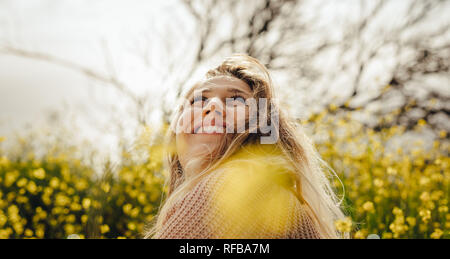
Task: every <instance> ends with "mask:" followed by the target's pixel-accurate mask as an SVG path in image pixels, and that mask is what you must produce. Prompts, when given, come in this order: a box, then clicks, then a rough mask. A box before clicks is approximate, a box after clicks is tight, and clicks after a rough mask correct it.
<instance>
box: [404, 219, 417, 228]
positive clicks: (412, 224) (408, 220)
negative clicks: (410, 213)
mask: <svg viewBox="0 0 450 259" xmlns="http://www.w3.org/2000/svg"><path fill="white" fill-rule="evenodd" d="M406 221H407V222H408V224H409V225H410V226H411V227H414V226H415V225H416V218H414V217H407V218H406Z"/></svg>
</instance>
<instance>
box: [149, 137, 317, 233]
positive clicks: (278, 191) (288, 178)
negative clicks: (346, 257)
mask: <svg viewBox="0 0 450 259" xmlns="http://www.w3.org/2000/svg"><path fill="white" fill-rule="evenodd" d="M291 170H292V168H291V167H290V166H289V163H288V162H287V160H286V159H285V157H284V156H283V155H282V154H281V153H280V151H279V150H278V149H276V148H275V146H273V145H259V146H253V147H248V148H243V149H242V150H240V151H239V152H237V154H235V155H233V156H232V157H231V158H230V159H229V160H227V161H226V162H225V163H223V164H221V166H220V167H219V168H218V169H216V170H214V171H213V172H211V173H210V174H208V175H206V176H205V177H204V178H203V179H202V180H201V181H200V182H199V183H198V184H196V185H195V187H194V188H193V189H192V190H191V191H189V192H188V193H187V194H186V195H184V196H183V197H182V198H181V199H179V200H178V202H176V203H175V204H174V206H173V207H172V208H170V209H169V212H168V214H167V217H166V218H165V220H164V221H163V222H164V223H163V227H162V229H160V231H158V232H157V233H156V235H155V236H154V238H176V239H181V238H192V239H209V238H268V239H273V238H283V239H286V238H301V239H307V238H320V235H319V233H318V231H317V228H316V226H315V224H314V223H313V221H312V220H311V218H310V216H309V215H308V213H307V207H306V205H303V204H301V202H300V201H299V199H298V198H297V196H296V195H295V192H294V184H293V182H294V181H293V180H292V174H291V173H290V172H292V171H291Z"/></svg>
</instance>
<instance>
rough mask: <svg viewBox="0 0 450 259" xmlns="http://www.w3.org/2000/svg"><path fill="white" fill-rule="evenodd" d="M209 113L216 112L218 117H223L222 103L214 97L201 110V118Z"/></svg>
mask: <svg viewBox="0 0 450 259" xmlns="http://www.w3.org/2000/svg"><path fill="white" fill-rule="evenodd" d="M210 112H216V113H217V114H218V115H222V116H223V115H224V114H223V113H224V109H223V104H222V101H221V100H220V99H219V98H217V97H214V98H212V99H210V100H209V102H207V104H206V106H205V107H204V108H203V117H205V116H206V115H208V114H209V113H210Z"/></svg>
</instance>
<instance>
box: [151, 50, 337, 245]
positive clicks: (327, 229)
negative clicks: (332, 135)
mask: <svg viewBox="0 0 450 259" xmlns="http://www.w3.org/2000/svg"><path fill="white" fill-rule="evenodd" d="M167 143H173V148H169V149H168V150H172V151H173V152H168V161H167V162H168V163H167V166H168V169H169V179H168V182H167V185H168V192H167V193H168V196H167V197H166V199H165V201H164V203H162V204H161V207H160V210H159V213H158V215H157V217H156V218H155V222H154V224H153V225H152V227H151V228H150V229H149V230H148V231H146V233H145V238H338V237H341V235H340V233H338V232H337V230H336V228H335V225H334V222H335V221H336V220H337V219H341V218H343V217H344V214H343V213H342V211H341V208H340V202H339V201H338V199H337V198H336V196H335V194H334V192H333V190H332V188H331V186H330V184H329V181H328V178H327V176H326V174H325V170H323V169H322V168H323V167H322V166H323V165H324V166H327V165H326V163H325V162H324V161H323V160H321V159H320V157H319V155H318V153H317V152H316V151H315V150H314V148H313V145H312V144H311V142H310V140H309V139H308V138H307V137H306V135H305V134H304V133H302V131H301V128H300V126H299V125H295V124H294V123H292V122H290V121H289V120H288V119H287V118H286V117H285V115H284V114H283V113H282V111H280V110H279V109H278V107H277V105H276V103H275V101H274V96H273V85H272V80H271V77H270V75H269V73H268V71H267V69H266V67H265V66H264V65H263V64H261V63H260V62H259V61H258V60H257V59H255V58H252V57H250V56H248V55H245V54H234V55H232V56H231V57H229V58H227V59H225V60H224V61H223V62H222V64H220V65H219V66H218V67H216V68H215V69H212V70H210V71H208V72H207V74H206V79H205V80H204V81H202V82H199V83H197V84H195V85H194V86H193V87H192V88H191V89H189V90H188V91H187V93H186V94H185V98H184V103H183V104H180V106H179V108H178V109H177V110H176V112H175V114H174V118H173V121H172V123H171V127H170V131H169V135H168V140H167Z"/></svg>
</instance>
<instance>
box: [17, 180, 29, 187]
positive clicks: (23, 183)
mask: <svg viewBox="0 0 450 259" xmlns="http://www.w3.org/2000/svg"><path fill="white" fill-rule="evenodd" d="M27 182H28V180H27V179H25V178H20V180H19V181H17V182H16V185H17V187H19V188H22V187H24V186H25V185H27Z"/></svg>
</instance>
